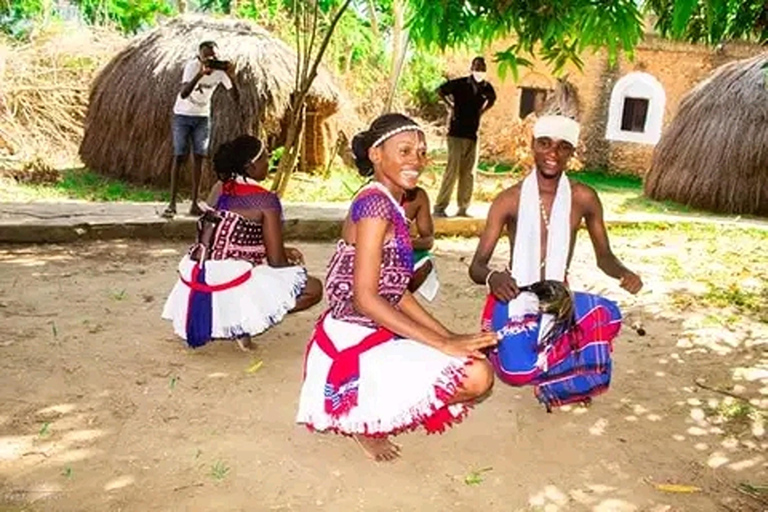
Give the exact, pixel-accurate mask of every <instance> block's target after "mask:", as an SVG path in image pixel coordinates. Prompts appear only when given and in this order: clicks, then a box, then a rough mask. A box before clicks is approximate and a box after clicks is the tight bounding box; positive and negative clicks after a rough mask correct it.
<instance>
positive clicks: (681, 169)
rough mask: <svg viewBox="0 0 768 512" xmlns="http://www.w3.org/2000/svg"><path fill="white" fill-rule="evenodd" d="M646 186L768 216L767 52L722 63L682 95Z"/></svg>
mask: <svg viewBox="0 0 768 512" xmlns="http://www.w3.org/2000/svg"><path fill="white" fill-rule="evenodd" d="M645 193H646V195H648V196H649V197H651V198H653V199H659V200H663V199H671V200H672V201H676V202H678V203H683V204H686V205H689V206H693V207H695V208H701V209H703V210H708V211H712V212H718V213H734V214H753V215H768V53H764V54H762V55H760V56H758V57H754V58H751V59H746V60H741V61H736V62H732V63H729V64H726V65H724V66H722V67H720V68H718V69H717V70H715V72H714V73H713V74H712V75H711V76H710V77H709V78H707V79H706V80H704V81H703V82H701V83H700V84H699V85H697V86H696V87H694V88H693V89H692V90H691V91H690V92H689V93H688V94H687V95H686V96H685V98H683V101H682V102H681V104H680V109H679V111H678V113H677V116H676V117H675V118H674V120H673V121H672V123H671V124H670V126H669V127H668V128H667V130H666V131H665V132H664V134H663V135H662V137H661V140H660V142H659V144H658V145H657V146H656V149H655V151H654V155H653V163H652V166H651V170H650V171H649V173H648V175H647V177H646V181H645Z"/></svg>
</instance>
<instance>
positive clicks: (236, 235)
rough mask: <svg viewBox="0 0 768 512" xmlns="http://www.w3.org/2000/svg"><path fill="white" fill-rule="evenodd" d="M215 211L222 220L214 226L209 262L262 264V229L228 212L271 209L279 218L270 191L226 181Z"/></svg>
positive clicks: (278, 207)
mask: <svg viewBox="0 0 768 512" xmlns="http://www.w3.org/2000/svg"><path fill="white" fill-rule="evenodd" d="M216 210H218V211H219V212H222V213H223V215H222V216H221V217H222V220H221V221H220V222H219V223H218V225H217V227H216V232H215V235H214V239H213V242H212V244H211V248H210V255H209V257H210V259H212V260H223V259H236V260H246V261H250V262H251V263H253V264H254V265H262V264H264V263H265V262H266V259H267V249H266V247H265V246H264V228H263V226H262V225H261V223H260V222H256V221H252V220H249V219H246V218H244V217H243V216H241V215H238V214H237V213H235V212H232V211H231V210H275V211H278V212H279V213H280V216H281V218H282V213H283V209H282V206H281V204H280V199H279V198H278V197H277V195H276V194H275V193H273V192H270V191H268V190H267V189H265V188H263V187H261V186H259V185H256V184H255V183H253V182H250V181H241V180H238V181H229V182H227V183H224V184H223V185H222V187H221V195H220V196H219V199H218V201H217V202H216Z"/></svg>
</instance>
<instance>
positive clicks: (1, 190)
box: [0, 168, 170, 203]
mask: <svg viewBox="0 0 768 512" xmlns="http://www.w3.org/2000/svg"><path fill="white" fill-rule="evenodd" d="M56 199H81V200H85V201H110V202H114V201H128V202H140V203H141V202H167V201H168V200H169V199H170V192H169V191H168V190H157V189H152V188H149V187H142V186H138V185H132V184H129V183H126V182H124V181H121V180H117V179H114V178H107V177H104V176H101V175H99V174H97V173H95V172H93V171H91V170H89V169H84V168H79V169H65V170H63V171H61V179H60V180H59V181H58V182H57V183H52V184H45V185H30V184H26V183H18V182H16V181H15V180H13V179H11V178H1V179H0V201H36V200H56Z"/></svg>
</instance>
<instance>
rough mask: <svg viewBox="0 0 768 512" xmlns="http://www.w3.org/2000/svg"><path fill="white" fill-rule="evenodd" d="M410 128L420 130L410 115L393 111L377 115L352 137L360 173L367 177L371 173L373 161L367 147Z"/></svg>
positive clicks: (378, 144)
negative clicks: (365, 128)
mask: <svg viewBox="0 0 768 512" xmlns="http://www.w3.org/2000/svg"><path fill="white" fill-rule="evenodd" d="M411 130H415V131H419V132H421V131H422V129H421V127H420V126H419V125H418V123H416V121H414V120H413V119H411V118H410V117H408V116H404V115H403V114H396V113H393V114H384V115H383V116H379V117H377V118H376V119H375V120H374V121H373V123H371V127H370V128H369V129H368V130H366V131H363V132H360V133H358V134H357V135H355V136H354V137H353V138H352V153H353V154H354V156H355V165H356V166H357V169H358V172H359V173H360V175H361V176H364V177H368V176H371V175H372V174H373V162H371V159H370V158H369V157H368V150H369V149H371V148H372V147H377V146H380V145H381V144H383V143H384V142H385V141H386V140H387V139H388V138H390V137H392V136H393V135H397V134H398V133H401V132H404V131H411Z"/></svg>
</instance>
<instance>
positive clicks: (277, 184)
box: [272, 102, 304, 197]
mask: <svg viewBox="0 0 768 512" xmlns="http://www.w3.org/2000/svg"><path fill="white" fill-rule="evenodd" d="M302 103H303V102H302ZM300 109H301V112H300V113H299V114H298V115H292V116H291V123H290V124H289V125H288V131H287V132H286V134H285V146H284V147H285V152H284V153H283V156H282V158H280V164H278V166H277V175H276V177H275V181H274V182H273V183H272V191H273V192H276V193H277V195H278V196H281V197H282V196H283V194H285V190H286V189H287V188H288V181H289V180H290V178H291V174H292V173H293V170H294V169H295V168H296V161H297V160H298V158H299V155H300V154H301V146H302V139H303V138H304V137H303V135H304V106H303V105H302V106H301V107H300Z"/></svg>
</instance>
